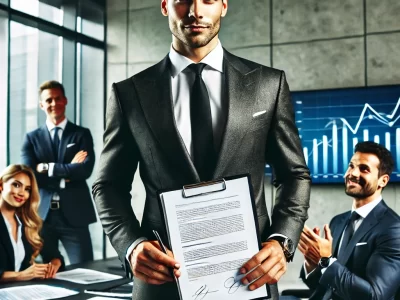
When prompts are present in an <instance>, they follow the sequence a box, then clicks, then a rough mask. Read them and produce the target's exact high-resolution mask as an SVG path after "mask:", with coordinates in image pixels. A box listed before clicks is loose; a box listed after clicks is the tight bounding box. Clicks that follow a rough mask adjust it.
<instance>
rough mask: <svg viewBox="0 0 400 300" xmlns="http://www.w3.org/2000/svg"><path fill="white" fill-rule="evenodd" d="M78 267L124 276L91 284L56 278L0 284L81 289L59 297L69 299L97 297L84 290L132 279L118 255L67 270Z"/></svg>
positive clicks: (122, 282) (106, 286)
mask: <svg viewBox="0 0 400 300" xmlns="http://www.w3.org/2000/svg"><path fill="white" fill-rule="evenodd" d="M76 268H85V269H91V270H96V271H101V272H106V273H110V274H115V275H120V276H122V278H121V279H117V280H113V281H108V282H101V283H95V284H89V285H83V284H78V283H74V282H69V281H63V280H56V279H46V280H31V281H24V282H12V283H2V284H0V288H6V287H16V286H24V285H32V284H46V285H53V286H58V287H63V288H66V289H72V290H76V291H79V294H78V295H74V296H69V297H64V298H58V299H68V300H85V299H90V298H92V297H95V296H96V295H91V294H85V293H84V290H92V289H102V290H107V289H111V288H113V287H116V286H120V285H122V284H125V283H128V282H130V281H131V279H129V278H126V277H125V271H124V270H123V269H122V266H121V262H120V261H119V260H118V258H117V257H113V258H108V259H104V260H95V261H92V262H88V263H81V264H75V265H70V266H67V267H66V270H73V269H76Z"/></svg>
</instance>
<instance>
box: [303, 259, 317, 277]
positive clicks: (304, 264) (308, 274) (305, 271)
mask: <svg viewBox="0 0 400 300" xmlns="http://www.w3.org/2000/svg"><path fill="white" fill-rule="evenodd" d="M303 268H304V274H305V275H306V279H307V278H308V276H310V275H311V273H312V272H314V271H315V269H313V270H311V271H310V273H307V268H306V262H305V261H304V263H303Z"/></svg>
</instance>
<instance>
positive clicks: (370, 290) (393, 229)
mask: <svg viewBox="0 0 400 300" xmlns="http://www.w3.org/2000/svg"><path fill="white" fill-rule="evenodd" d="M350 213H351V212H350V211H348V212H346V213H343V214H340V215H338V216H336V217H334V218H333V219H332V221H331V223H330V228H331V230H332V237H333V245H332V249H333V250H334V251H333V252H334V253H336V252H337V251H336V250H337V248H338V247H339V241H340V239H341V236H342V234H343V231H344V229H345V226H346V221H347V219H348V218H349V217H350ZM357 244H359V245H357ZM341 251H342V250H341ZM344 251H345V252H346V255H345V257H344V258H343V261H341V262H340V261H336V262H334V263H333V264H332V265H331V266H329V268H328V269H326V271H325V272H324V274H323V275H322V274H321V270H320V269H316V270H315V271H314V272H312V273H311V274H310V275H309V277H308V278H307V279H305V273H304V269H303V268H302V270H301V273H300V277H301V278H302V279H303V281H304V282H305V283H306V284H307V285H308V286H309V287H310V288H311V289H312V290H314V293H313V295H312V297H311V298H310V299H315V300H319V299H324V298H323V297H324V295H325V294H326V293H327V291H329V290H330V292H328V293H329V294H331V293H333V297H335V298H334V299H360V300H361V299H376V300H391V299H394V296H395V293H396V291H398V296H400V217H399V216H398V215H397V214H396V213H395V212H394V211H393V210H392V209H390V208H389V207H388V206H387V205H386V203H385V202H384V201H382V202H380V203H379V204H378V205H377V206H376V207H375V208H374V209H373V210H372V211H371V212H370V213H369V215H368V216H367V217H366V218H365V220H363V222H362V223H361V225H360V227H359V228H358V229H357V231H356V232H355V233H354V236H353V238H352V239H351V240H350V242H349V244H348V246H347V247H346V249H344ZM396 299H398V298H396Z"/></svg>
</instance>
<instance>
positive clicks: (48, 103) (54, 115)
mask: <svg viewBox="0 0 400 300" xmlns="http://www.w3.org/2000/svg"><path fill="white" fill-rule="evenodd" d="M67 103H68V101H67V98H65V96H64V94H63V92H62V90H61V89H59V88H51V89H45V90H43V91H42V93H41V94H40V108H41V109H42V110H43V111H44V112H45V113H46V116H47V118H48V119H49V120H50V121H51V122H53V123H54V124H55V125H57V124H59V123H60V122H62V121H63V120H64V119H65V107H66V105H67Z"/></svg>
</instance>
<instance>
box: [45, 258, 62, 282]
mask: <svg viewBox="0 0 400 300" xmlns="http://www.w3.org/2000/svg"><path fill="white" fill-rule="evenodd" d="M60 267H61V260H60V259H59V258H54V259H52V260H51V261H50V262H49V267H48V269H47V274H46V278H54V277H55V276H56V273H57V271H58V269H59V268H60Z"/></svg>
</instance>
